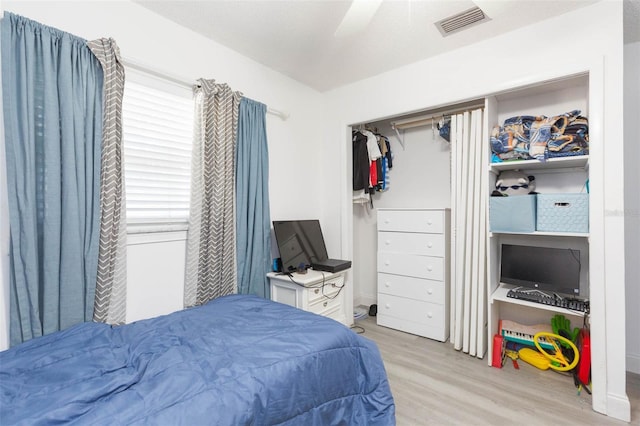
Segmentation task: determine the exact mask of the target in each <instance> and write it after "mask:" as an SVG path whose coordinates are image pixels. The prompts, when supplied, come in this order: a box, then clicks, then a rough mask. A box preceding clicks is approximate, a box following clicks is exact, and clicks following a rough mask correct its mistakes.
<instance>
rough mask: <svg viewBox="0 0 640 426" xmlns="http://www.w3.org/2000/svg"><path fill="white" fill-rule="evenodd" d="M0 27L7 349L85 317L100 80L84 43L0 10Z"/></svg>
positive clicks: (94, 239) (89, 304)
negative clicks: (0, 17)
mask: <svg viewBox="0 0 640 426" xmlns="http://www.w3.org/2000/svg"><path fill="white" fill-rule="evenodd" d="M1 26H2V29H1V31H2V90H3V101H4V108H3V109H4V124H5V149H6V160H7V184H8V195H9V221H10V231H11V232H10V233H11V251H10V257H11V259H10V286H11V287H10V297H11V308H10V310H11V318H10V330H11V331H10V339H11V345H15V344H17V343H20V342H23V341H25V340H29V339H31V338H33V337H37V336H40V335H43V334H48V333H51V332H54V331H57V330H61V329H64V328H67V327H69V326H71V325H74V324H77V323H80V322H84V321H90V320H91V317H92V313H93V302H94V293H95V285H96V274H97V259H98V242H99V235H100V234H99V219H100V218H99V206H100V200H99V183H100V145H101V138H102V84H103V75H102V68H101V66H100V64H99V62H98V60H97V59H96V58H95V57H94V55H93V54H92V53H91V51H90V50H89V48H88V47H87V45H86V42H85V40H83V39H80V38H77V37H75V36H73V35H71V34H68V33H65V32H62V31H59V30H56V29H54V28H50V27H46V26H44V25H41V24H39V23H37V22H34V21H31V20H29V19H26V18H23V17H20V16H17V15H14V14H11V13H8V12H5V14H4V19H3V20H2V24H1Z"/></svg>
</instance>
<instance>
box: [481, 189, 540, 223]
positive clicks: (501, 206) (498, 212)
mask: <svg viewBox="0 0 640 426" xmlns="http://www.w3.org/2000/svg"><path fill="white" fill-rule="evenodd" d="M489 230H490V231H491V232H534V231H535V230H536V195H535V194H531V195H516V196H511V197H491V198H490V199H489Z"/></svg>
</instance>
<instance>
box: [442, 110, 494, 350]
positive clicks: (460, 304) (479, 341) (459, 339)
mask: <svg viewBox="0 0 640 426" xmlns="http://www.w3.org/2000/svg"><path fill="white" fill-rule="evenodd" d="M485 133H486V132H485V130H484V117H483V110H482V109H477V110H474V111H467V112H464V113H462V114H456V115H454V116H452V117H451V156H452V161H451V169H452V170H451V176H452V178H451V181H452V182H451V184H452V195H451V197H452V198H451V210H452V228H453V229H452V233H451V235H452V237H451V239H452V241H451V243H452V244H451V319H452V325H451V336H452V342H453V345H454V348H455V349H456V350H462V351H463V352H465V353H468V354H469V355H471V356H477V357H478V358H482V357H483V356H484V353H485V351H486V347H487V333H486V327H487V324H486V321H487V320H486V312H487V295H486V292H487V271H486V261H485V258H486V241H487V217H486V214H487V208H486V205H487V197H488V194H489V188H488V187H487V185H488V177H487V176H486V167H487V163H488V161H489V151H488V141H487V137H486V134H485Z"/></svg>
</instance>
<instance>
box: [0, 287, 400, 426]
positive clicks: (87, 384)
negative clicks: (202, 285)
mask: <svg viewBox="0 0 640 426" xmlns="http://www.w3.org/2000/svg"><path fill="white" fill-rule="evenodd" d="M57 422H72V423H77V424H91V425H95V424H109V425H111V424H127V425H128V424H155V425H178V424H184V425H204V424H212V425H234V426H235V425H281V424H282V425H323V426H324V425H391V424H395V406H394V403H393V398H392V396H391V393H390V390H389V385H388V382H387V377H386V374H385V370H384V366H383V364H382V360H381V358H380V354H379V352H378V349H377V347H376V346H375V345H374V344H373V343H372V342H370V341H369V340H367V339H364V338H362V337H361V336H358V335H356V334H354V333H353V332H352V331H351V330H349V329H348V328H346V327H344V326H343V325H341V324H339V323H337V322H335V321H333V320H331V319H328V318H324V317H320V316H317V315H313V314H310V313H308V312H303V311H301V310H298V309H295V308H292V307H290V306H286V305H282V304H279V303H275V302H271V301H268V300H265V299H261V298H258V297H253V296H239V295H232V296H226V297H222V298H219V299H216V300H214V301H212V302H210V303H208V304H207V305H204V306H201V307H197V308H192V309H187V310H184V311H180V312H176V313H173V314H171V315H166V316H162V317H158V318H153V319H149V320H145V321H139V322H136V323H133V324H128V325H125V326H120V327H111V326H108V325H105V324H97V323H85V324H80V325H78V326H75V327H72V328H70V329H68V330H65V331H62V332H58V333H54V334H51V335H48V336H44V337H41V338H37V339H34V340H32V341H29V342H27V343H24V344H22V345H19V346H16V347H14V348H11V349H9V350H8V351H5V352H2V353H0V423H1V424H3V425H4V424H6V425H8V424H29V425H35V424H51V423H57Z"/></svg>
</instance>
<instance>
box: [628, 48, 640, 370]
mask: <svg viewBox="0 0 640 426" xmlns="http://www.w3.org/2000/svg"><path fill="white" fill-rule="evenodd" d="M638 123H640V42H636V43H630V44H627V45H625V46H624V139H625V168H624V173H625V176H624V181H625V210H624V211H625V214H624V218H625V256H626V274H627V277H626V281H627V286H626V289H627V321H626V322H627V370H629V371H633V372H634V373H637V374H640V333H639V332H638V330H640V310H639V309H638V306H640V278H639V277H640V184H639V182H640V167H638V164H640V137H639V136H638Z"/></svg>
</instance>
